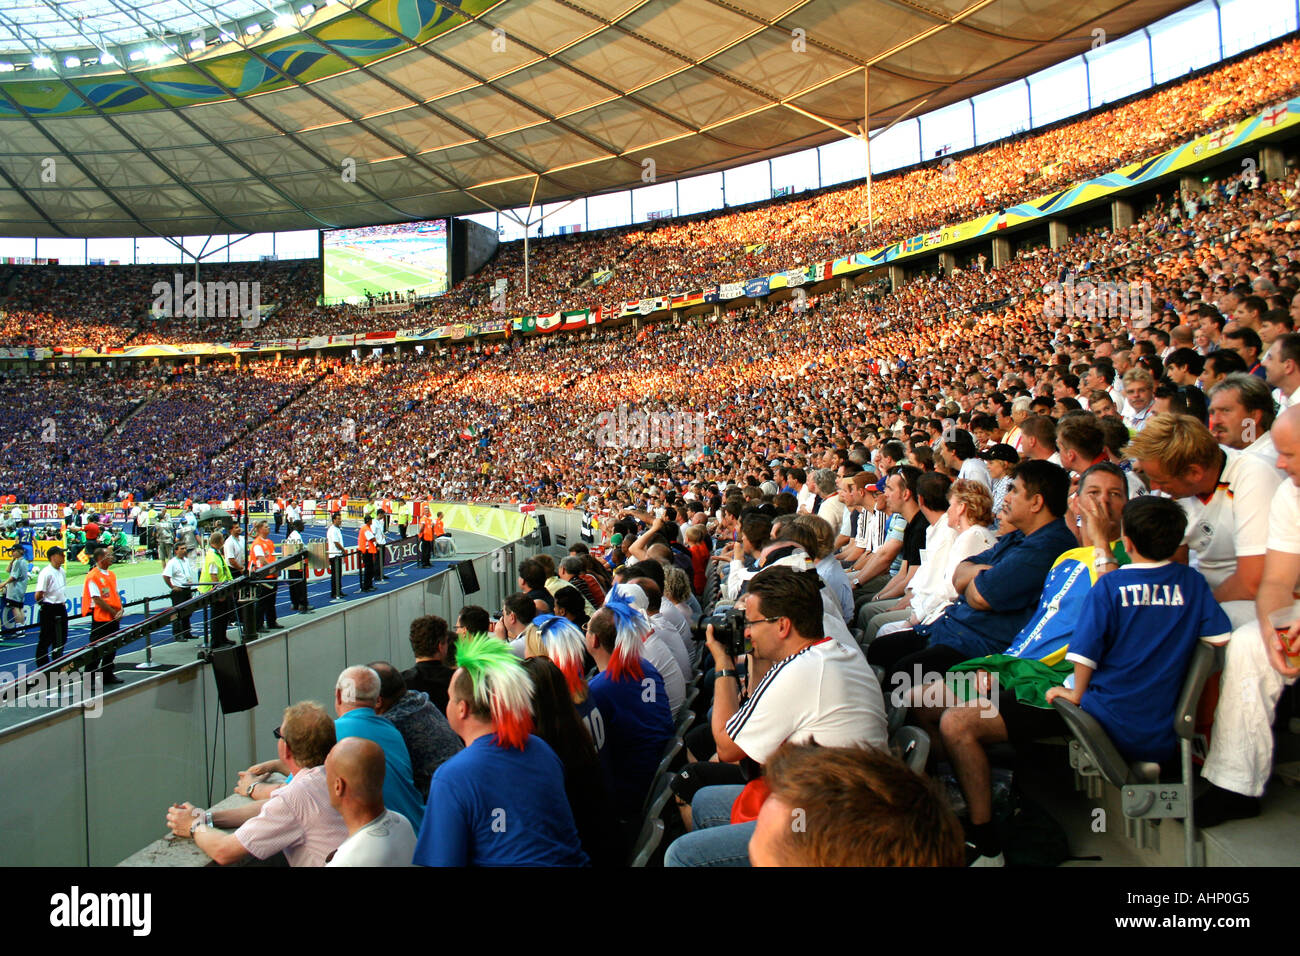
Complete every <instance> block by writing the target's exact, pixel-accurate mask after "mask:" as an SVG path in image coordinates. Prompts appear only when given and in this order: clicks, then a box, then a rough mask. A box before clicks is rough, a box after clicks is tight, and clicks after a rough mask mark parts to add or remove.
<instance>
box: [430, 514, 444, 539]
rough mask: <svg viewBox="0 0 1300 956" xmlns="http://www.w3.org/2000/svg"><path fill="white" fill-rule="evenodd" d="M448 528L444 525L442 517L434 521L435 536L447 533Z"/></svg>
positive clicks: (438, 536)
mask: <svg viewBox="0 0 1300 956" xmlns="http://www.w3.org/2000/svg"><path fill="white" fill-rule="evenodd" d="M446 530H447V529H446V528H444V527H443V524H442V519H441V518H439V519H438V520H437V521H435V522H434V523H433V536H434V537H435V538H440V537H442V535H443V534H445V533H446Z"/></svg>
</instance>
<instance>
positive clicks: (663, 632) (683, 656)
mask: <svg viewBox="0 0 1300 956" xmlns="http://www.w3.org/2000/svg"><path fill="white" fill-rule="evenodd" d="M660 607H661V608H662V607H663V605H662V604H661V605H660ZM650 624H651V626H652V627H653V628H654V629H655V634H657V635H659V639H660V640H661V641H663V642H664V644H665V645H666V646H667V647H668V649H669V650H670V651H672V652H673V660H675V661H676V662H677V668H678V670H680V671H681V672H682V676H683V677H684V676H685V675H687V674H689V673H691V655H690V652H688V651H687V650H686V645H685V644H684V643H683V642H682V635H681V632H680V631H678V630H677V628H675V627H673V625H672V622H671V621H669V620H668V619H667V618H666V617H665V616H664V613H663V611H662V610H660V612H659V613H658V614H656V615H655V616H654V617H652V618H650Z"/></svg>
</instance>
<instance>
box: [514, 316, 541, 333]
mask: <svg viewBox="0 0 1300 956" xmlns="http://www.w3.org/2000/svg"><path fill="white" fill-rule="evenodd" d="M511 326H512V328H514V330H515V331H516V332H522V333H524V334H525V335H527V334H528V333H529V332H532V331H533V330H534V329H536V328H537V317H536V316H535V315H524V316H520V317H519V318H517V319H514V320H513V321H512V322H511Z"/></svg>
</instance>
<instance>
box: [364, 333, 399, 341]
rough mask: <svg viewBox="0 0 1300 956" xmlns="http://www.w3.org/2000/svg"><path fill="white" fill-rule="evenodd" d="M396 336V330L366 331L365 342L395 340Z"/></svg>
mask: <svg viewBox="0 0 1300 956" xmlns="http://www.w3.org/2000/svg"><path fill="white" fill-rule="evenodd" d="M396 338H397V333H396V332H367V333H366V341H367V342H377V341H384V342H392V341H394V340H396Z"/></svg>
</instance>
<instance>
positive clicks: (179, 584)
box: [163, 556, 196, 588]
mask: <svg viewBox="0 0 1300 956" xmlns="http://www.w3.org/2000/svg"><path fill="white" fill-rule="evenodd" d="M163 575H164V576H166V577H168V578H170V579H171V582H172V587H176V588H184V587H189V586H190V585H192V584H194V583H195V580H196V578H195V574H194V569H193V568H192V567H190V563H189V561H187V560H185V559H184V558H180V557H176V556H173V557H172V559H171V560H170V561H168V562H167V567H165V568H164V569H163Z"/></svg>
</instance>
